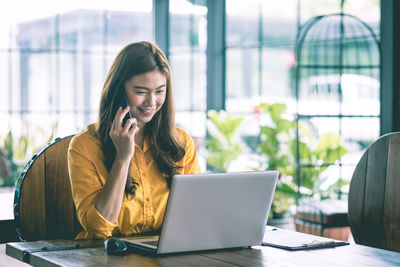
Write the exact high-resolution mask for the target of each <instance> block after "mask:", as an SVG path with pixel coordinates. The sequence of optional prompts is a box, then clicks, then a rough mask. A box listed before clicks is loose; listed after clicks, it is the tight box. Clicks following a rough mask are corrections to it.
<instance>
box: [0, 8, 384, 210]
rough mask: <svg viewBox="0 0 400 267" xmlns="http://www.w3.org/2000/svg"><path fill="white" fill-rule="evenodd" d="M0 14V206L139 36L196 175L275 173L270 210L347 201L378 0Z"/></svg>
mask: <svg viewBox="0 0 400 267" xmlns="http://www.w3.org/2000/svg"><path fill="white" fill-rule="evenodd" d="M340 12H343V13H345V14H346V16H347V17H343V16H336V17H335V16H334V15H333V14H338V13H340ZM320 16H323V17H320ZM0 20H1V23H0V80H1V86H0V148H1V157H2V162H3V163H2V164H3V165H4V167H3V170H4V171H2V173H1V175H0V187H4V188H7V189H3V191H0V198H1V197H2V196H1V195H3V196H5V194H8V195H9V196H10V195H11V197H8V198H7V200H6V202H4V201H2V202H1V203H2V205H7V207H6V206H4V207H5V208H4V209H6V210H10V209H9V208H8V207H9V205H12V191H13V188H14V185H15V181H16V179H17V177H18V174H19V173H20V171H21V170H22V168H23V166H24V165H25V164H26V163H27V162H28V160H29V159H30V158H31V157H32V155H33V154H34V153H36V152H38V151H39V150H40V149H42V148H43V147H45V146H46V145H47V143H48V142H51V141H52V140H54V138H56V137H64V136H67V135H71V134H76V133H78V132H79V131H81V130H82V129H84V128H85V127H86V125H88V124H90V123H93V122H96V120H97V112H98V107H99V99H100V93H101V90H102V85H103V82H104V78H105V76H106V73H107V70H108V68H109V67H110V65H111V63H112V61H113V59H114V57H115V56H116V54H117V52H118V51H119V50H120V49H121V48H122V47H124V46H125V45H127V44H129V43H131V42H135V41H142V40H147V41H152V42H156V43H157V44H158V45H159V46H160V47H161V48H162V49H163V51H164V52H165V53H166V55H167V57H168V59H169V62H170V65H171V69H172V76H173V90H174V95H175V105H176V123H177V124H178V125H179V126H181V127H183V128H184V129H185V130H187V131H188V132H189V133H190V134H191V135H192V137H193V138H194V140H195V142H196V144H197V149H198V152H199V156H200V161H201V168H202V171H203V172H216V171H249V170H265V169H279V170H280V172H281V177H280V183H279V184H278V189H277V193H276V197H278V196H281V197H282V198H281V200H278V199H276V200H274V203H275V204H274V206H273V212H274V214H275V215H277V217H279V214H281V215H282V214H285V213H287V211H288V210H290V207H292V210H293V207H295V206H296V204H297V205H299V203H301V199H302V198H306V199H312V200H323V199H346V194H347V192H348V184H349V181H350V179H351V176H352V173H353V171H354V168H355V165H356V164H357V162H358V160H359V159H360V157H361V155H362V153H363V151H364V150H365V148H367V147H368V145H369V144H370V143H371V142H372V141H373V140H375V139H376V138H378V137H379V136H380V134H381V133H382V129H381V126H380V125H381V119H382V114H381V86H380V79H381V78H380V64H381V61H380V48H379V45H380V29H381V1H379V0H347V1H338V0H318V1H316V0H280V1H263V0H247V1H245V2H244V1H241V0H223V1H221V0H218V1H207V0H169V1H162V0H113V1H106V0H96V1H93V0H69V1H46V0H35V1H30V0H14V1H3V2H1V3H0ZM338 29H339V30H338ZM340 29H342V30H340ZM343 40H347V41H343ZM344 47H345V49H346V50H343V49H344ZM300 56H301V61H300ZM1 166H2V165H0V167H1ZM1 192H3V194H1ZM10 192H11V193H10ZM5 203H7V204H5ZM2 209H3V208H2ZM10 212H11V211H10ZM10 216H13V215H10Z"/></svg>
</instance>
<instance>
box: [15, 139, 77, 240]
mask: <svg viewBox="0 0 400 267" xmlns="http://www.w3.org/2000/svg"><path fill="white" fill-rule="evenodd" d="M71 138H72V136H68V137H65V138H57V139H56V140H55V141H54V142H52V143H50V144H49V145H48V146H47V147H45V148H44V149H43V150H42V151H40V152H39V153H37V154H35V155H34V156H33V157H32V159H31V160H30V161H29V162H28V163H27V164H26V165H25V167H24V169H23V171H22V172H21V174H20V176H19V178H18V182H17V186H16V190H15V198H14V217H15V222H16V226H17V232H18V235H19V238H20V239H21V240H22V241H25V240H26V241H32V240H46V239H47V240H49V239H74V237H75V236H76V234H77V233H79V231H80V230H81V229H82V227H81V225H80V224H79V222H78V220H77V218H76V211H75V206H74V202H73V200H72V194H71V184H70V180H69V174H68V160H67V151H68V145H69V143H70V141H71Z"/></svg>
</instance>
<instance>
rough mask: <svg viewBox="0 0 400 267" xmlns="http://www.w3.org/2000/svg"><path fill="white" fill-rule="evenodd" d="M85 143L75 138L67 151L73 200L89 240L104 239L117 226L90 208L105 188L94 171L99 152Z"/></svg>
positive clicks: (91, 143) (94, 208) (96, 171)
mask: <svg viewBox="0 0 400 267" xmlns="http://www.w3.org/2000/svg"><path fill="white" fill-rule="evenodd" d="M85 139H86V138H85ZM84 141H85V142H82V140H80V139H79V137H77V138H76V139H75V137H74V139H72V141H71V144H70V147H69V149H68V167H69V174H70V181H71V189H72V197H73V200H74V203H75V206H76V211H77V217H78V220H79V222H80V223H81V225H82V227H83V228H84V229H85V231H86V232H87V233H88V235H89V236H90V237H92V238H103V239H104V238H107V237H108V236H111V235H112V231H113V229H114V228H115V227H117V224H114V223H111V222H109V221H107V220H106V219H105V218H104V217H103V216H102V215H101V213H100V212H99V211H98V210H97V209H96V207H95V206H94V204H93V201H94V199H95V198H96V196H97V194H98V193H99V192H100V191H101V189H102V187H103V185H104V181H101V178H100V176H99V174H98V170H97V169H96V165H97V164H98V162H96V161H99V155H97V154H98V153H99V152H98V151H99V150H98V149H96V145H95V144H93V142H90V140H84ZM92 146H93V147H92ZM96 151H97V152H96Z"/></svg>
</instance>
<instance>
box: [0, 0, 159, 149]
mask: <svg viewBox="0 0 400 267" xmlns="http://www.w3.org/2000/svg"><path fill="white" fill-rule="evenodd" d="M22 6H23V7H24V8H22V9H21V7H22ZM0 18H1V28H0V37H1V38H0V40H1V41H0V60H1V64H0V66H1V67H0V68H1V70H2V71H1V72H0V80H1V81H3V86H2V87H1V88H0V94H1V95H2V97H1V100H0V101H1V108H0V117H1V118H2V119H1V127H0V138H4V137H5V136H6V134H7V132H8V131H9V130H11V131H12V132H13V134H14V136H16V137H18V136H21V135H29V136H32V135H34V134H35V131H37V132H40V133H46V134H48V135H50V133H52V132H53V133H54V135H55V136H65V135H68V134H72V133H76V132H77V131H79V130H81V129H82V128H83V127H85V126H86V125H87V124H89V123H92V122H94V121H96V120H97V112H98V105H99V99H100V93H101V89H102V84H103V81H104V78H105V75H106V72H107V70H108V67H109V66H110V64H111V61H112V60H113V59H114V57H115V55H116V53H117V52H118V51H119V50H120V49H121V48H122V47H123V46H125V45H127V44H129V43H131V42H134V41H141V40H149V41H153V40H154V37H153V35H154V34H153V15H152V1H140V0H133V1H129V2H127V1H124V0H116V1H112V2H110V1H83V2H82V1H78V0H75V1H74V0H73V1H63V2H59V1H57V2H54V1H46V0H38V1H34V2H32V1H24V0H17V1H12V2H7V3H5V2H4V3H2V4H0ZM52 129H53V130H52ZM49 137H50V136H48V138H49ZM35 140H37V142H39V143H40V142H41V144H37V145H43V144H45V142H46V139H40V138H36V139H35Z"/></svg>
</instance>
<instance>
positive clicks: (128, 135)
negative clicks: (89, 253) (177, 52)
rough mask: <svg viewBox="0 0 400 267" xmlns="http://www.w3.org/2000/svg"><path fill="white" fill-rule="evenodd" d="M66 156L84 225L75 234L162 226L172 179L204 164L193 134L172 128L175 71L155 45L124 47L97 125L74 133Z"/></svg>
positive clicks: (89, 235)
mask: <svg viewBox="0 0 400 267" xmlns="http://www.w3.org/2000/svg"><path fill="white" fill-rule="evenodd" d="M125 97H126V100H127V105H128V106H127V107H125V108H122V107H121V106H120V103H121V102H122V100H123V99H124V98H125ZM128 112H130V115H131V118H129V119H128V120H127V121H126V122H125V124H123V118H124V117H125V116H126V114H128ZM68 160H69V170H70V179H71V185H72V195H73V199H74V202H75V206H76V207H77V216H78V219H79V221H80V223H81V224H82V226H83V228H84V230H83V231H82V232H81V233H80V234H78V236H77V238H106V237H109V236H113V235H121V234H122V235H130V234H135V233H141V232H148V231H157V230H158V229H159V228H160V226H161V224H162V221H163V217H164V212H165V205H166V201H167V198H168V193H169V186H170V183H171V179H172V176H173V175H175V174H178V173H180V174H190V173H199V172H200V168H199V164H198V160H197V154H196V147H195V144H194V142H193V140H192V138H191V137H190V136H189V134H187V133H186V132H185V131H184V130H183V129H181V128H179V127H177V126H176V125H175V119H174V108H173V93H172V83H171V72H170V68H169V64H168V61H167V59H166V57H165V55H164V53H163V52H162V51H161V50H160V49H159V48H158V47H157V46H156V45H154V44H152V43H149V42H138V43H132V44H130V45H128V46H126V47H124V48H123V49H122V50H121V51H120V53H119V54H118V55H117V57H116V58H115V60H114V62H113V64H112V65H111V68H110V71H109V72H108V75H107V77H106V80H105V83H104V86H103V91H102V94H101V100H100V112H99V118H98V122H97V123H96V124H91V125H89V126H88V127H87V128H86V129H85V130H84V131H83V132H81V133H80V134H78V135H76V136H75V137H74V138H73V140H72V141H71V145H70V148H69V154H68Z"/></svg>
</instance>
